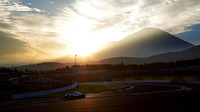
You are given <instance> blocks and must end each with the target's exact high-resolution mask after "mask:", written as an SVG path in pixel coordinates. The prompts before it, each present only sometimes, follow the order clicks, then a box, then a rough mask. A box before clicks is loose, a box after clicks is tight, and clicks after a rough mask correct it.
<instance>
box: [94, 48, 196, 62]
mask: <svg viewBox="0 0 200 112" xmlns="http://www.w3.org/2000/svg"><path fill="white" fill-rule="evenodd" d="M199 51H200V45H199V46H195V47H193V48H189V49H187V50H184V51H180V52H169V53H164V54H160V55H155V56H151V57H147V58H132V57H115V58H109V59H104V60H100V61H98V63H99V64H119V63H122V62H123V63H124V64H144V63H155V62H174V61H178V60H191V59H197V58H200V52H199Z"/></svg>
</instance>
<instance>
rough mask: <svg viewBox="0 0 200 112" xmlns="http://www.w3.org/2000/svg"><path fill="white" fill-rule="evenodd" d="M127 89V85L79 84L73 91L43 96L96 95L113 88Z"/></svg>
mask: <svg viewBox="0 0 200 112" xmlns="http://www.w3.org/2000/svg"><path fill="white" fill-rule="evenodd" d="M126 87H128V86H127V85H121V84H80V86H79V87H76V88H74V89H71V90H68V91H63V92H60V93H56V94H50V95H45V96H64V94H65V93H72V92H81V93H97V92H102V91H111V90H113V88H116V89H122V88H126Z"/></svg>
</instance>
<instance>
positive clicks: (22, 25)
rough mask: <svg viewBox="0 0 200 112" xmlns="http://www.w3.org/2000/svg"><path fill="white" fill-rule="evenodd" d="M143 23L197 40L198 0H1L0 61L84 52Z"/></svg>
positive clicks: (36, 59) (199, 41) (31, 60)
mask: <svg viewBox="0 0 200 112" xmlns="http://www.w3.org/2000/svg"><path fill="white" fill-rule="evenodd" d="M146 27H155V28H159V29H161V30H164V31H167V32H169V33H171V34H177V35H176V36H179V37H180V38H182V39H184V40H187V41H188V42H191V43H193V44H195V45H199V44H200V37H198V36H199V35H200V33H199V32H200V31H199V30H200V0H1V1H0V65H6V64H24V63H35V62H40V61H43V60H44V61H45V60H48V59H53V58H57V57H61V56H64V55H74V54H78V55H79V56H86V55H89V54H90V53H92V52H94V51H97V50H99V49H101V48H102V46H103V45H104V44H105V43H107V42H109V41H118V40H120V39H123V38H124V37H126V36H127V35H129V34H132V33H134V32H136V31H139V30H141V29H143V28H146ZM186 35H187V36H186Z"/></svg>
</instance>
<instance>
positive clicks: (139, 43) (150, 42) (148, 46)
mask: <svg viewBox="0 0 200 112" xmlns="http://www.w3.org/2000/svg"><path fill="white" fill-rule="evenodd" d="M191 47H194V45H192V44H190V43H188V42H185V41H183V40H181V39H179V38H177V37H175V36H173V35H171V34H169V33H167V32H165V31H162V30H159V29H157V28H145V29H143V30H141V31H139V32H136V33H134V34H132V35H129V36H127V37H126V38H124V39H122V40H120V41H117V42H112V44H110V45H107V47H106V48H104V49H102V50H100V51H98V52H96V53H94V54H93V56H94V57H96V58H97V59H105V58H112V57H139V58H141V57H149V56H153V55H158V54H162V53H167V52H176V51H182V50H185V49H188V48H191Z"/></svg>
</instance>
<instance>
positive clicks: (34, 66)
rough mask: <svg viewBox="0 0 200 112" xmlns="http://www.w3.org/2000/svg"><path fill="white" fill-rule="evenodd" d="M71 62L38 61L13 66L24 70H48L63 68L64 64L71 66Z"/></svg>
mask: <svg viewBox="0 0 200 112" xmlns="http://www.w3.org/2000/svg"><path fill="white" fill-rule="evenodd" d="M71 65H73V64H71V63H58V62H46V63H39V64H30V65H24V66H17V67H13V68H16V69H17V70H21V71H25V70H26V69H27V70H31V71H40V70H42V71H49V70H55V69H57V68H64V67H66V66H71Z"/></svg>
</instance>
